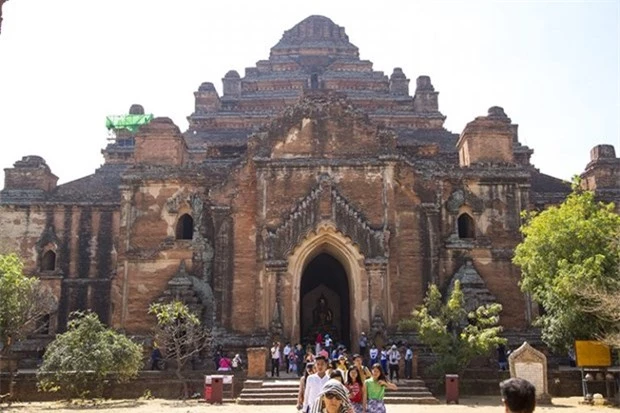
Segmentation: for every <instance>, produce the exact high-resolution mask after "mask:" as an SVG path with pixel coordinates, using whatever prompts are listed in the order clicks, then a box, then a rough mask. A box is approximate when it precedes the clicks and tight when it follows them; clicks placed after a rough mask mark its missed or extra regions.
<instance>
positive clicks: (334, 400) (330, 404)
mask: <svg viewBox="0 0 620 413" xmlns="http://www.w3.org/2000/svg"><path fill="white" fill-rule="evenodd" d="M385 389H390V390H396V389H397V386H396V385H395V384H394V383H392V382H391V381H389V380H388V379H387V378H386V377H385V373H384V371H383V369H382V368H381V365H380V364H378V363H377V364H374V365H373V366H372V367H371V368H370V369H368V367H366V366H364V364H363V359H362V356H361V355H359V354H355V355H353V364H352V365H349V364H348V363H347V360H346V358H344V357H342V358H339V359H338V361H336V362H333V363H332V365H331V366H330V365H329V364H328V361H327V358H326V357H325V356H324V355H323V354H319V355H317V356H316V357H315V358H314V361H313V362H310V363H307V364H306V368H305V373H304V375H303V377H302V378H301V379H300V382H299V394H298V400H297V408H298V410H302V411H303V412H304V413H319V412H328V413H336V412H338V413H341V412H347V413H349V412H355V413H362V412H368V413H385V405H384V402H383V399H384V396H385Z"/></svg>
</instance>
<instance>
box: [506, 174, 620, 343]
mask: <svg viewBox="0 0 620 413" xmlns="http://www.w3.org/2000/svg"><path fill="white" fill-rule="evenodd" d="M578 184H579V182H578V181H575V184H574V186H573V193H572V194H571V195H569V196H568V198H567V199H566V200H565V201H564V202H563V203H562V204H561V205H560V206H557V207H551V208H549V209H547V210H545V211H543V212H540V213H536V212H532V213H529V214H525V219H526V222H525V224H524V225H523V226H522V227H521V232H522V233H523V235H524V237H525V239H524V240H523V242H522V243H521V244H519V245H518V246H517V248H516V251H515V257H514V259H513V262H514V263H515V264H516V265H518V266H520V267H521V272H522V277H521V288H522V290H523V291H525V292H528V293H530V294H531V297H532V298H533V299H534V300H535V301H536V302H538V303H539V304H541V305H542V309H543V311H542V314H541V315H540V317H539V318H538V320H537V324H538V325H539V326H541V327H542V337H543V340H544V341H545V343H547V345H549V346H551V347H552V348H555V349H557V350H566V349H567V348H568V347H569V346H571V345H572V343H573V342H574V340H575V339H592V338H596V337H598V336H601V335H605V334H606V331H609V330H613V329H614V326H613V323H611V322H609V320H605V319H604V318H602V317H598V316H597V315H596V314H595V313H593V312H590V311H586V307H588V306H589V299H588V298H587V297H584V296H583V295H582V294H580V291H582V290H585V289H586V288H589V289H593V290H594V291H606V292H609V293H612V294H613V293H614V292H618V291H620V278H619V277H618V265H619V264H620V260H619V258H620V254H619V253H620V250H619V248H618V237H619V236H620V216H618V215H617V214H616V213H615V212H614V206H613V204H602V203H598V202H596V201H595V199H594V194H593V193H592V192H587V191H581V190H579V188H578Z"/></svg>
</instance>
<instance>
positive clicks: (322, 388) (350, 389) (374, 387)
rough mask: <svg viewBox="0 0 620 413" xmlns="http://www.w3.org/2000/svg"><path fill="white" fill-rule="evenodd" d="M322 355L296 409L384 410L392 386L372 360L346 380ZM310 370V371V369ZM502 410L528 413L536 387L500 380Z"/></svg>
mask: <svg viewBox="0 0 620 413" xmlns="http://www.w3.org/2000/svg"><path fill="white" fill-rule="evenodd" d="M326 366H327V363H326V362H325V360H323V357H322V356H319V357H317V361H316V363H315V364H314V365H309V366H308V368H307V370H308V375H307V376H306V377H304V378H302V379H301V383H300V390H299V394H300V396H299V401H298V406H297V408H298V410H302V411H303V412H304V413H362V412H367V413H385V412H386V409H385V404H384V402H383V399H384V395H385V389H386V388H387V389H393V390H395V389H396V385H395V384H393V383H391V382H389V381H388V380H387V379H386V378H385V376H384V375H383V371H382V369H381V366H380V365H378V364H375V365H373V366H372V369H371V373H370V374H371V376H370V378H368V379H366V380H362V379H361V376H360V374H363V372H361V371H360V370H359V369H357V368H351V369H349V373H348V375H347V379H346V381H344V382H343V381H342V380H341V377H339V375H338V374H334V372H333V371H332V372H331V373H329V374H328V372H327V370H326ZM310 370H312V371H314V372H313V373H310ZM500 392H501V395H502V404H503V406H504V411H505V413H532V412H533V411H534V409H535V408H536V388H535V387H534V385H533V384H532V383H530V382H529V381H527V380H525V379H522V378H511V379H508V380H504V381H503V382H502V383H500Z"/></svg>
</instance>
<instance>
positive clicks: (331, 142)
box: [250, 91, 396, 160]
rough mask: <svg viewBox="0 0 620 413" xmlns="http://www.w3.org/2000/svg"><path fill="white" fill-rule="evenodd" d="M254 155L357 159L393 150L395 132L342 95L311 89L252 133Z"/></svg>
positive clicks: (259, 156)
mask: <svg viewBox="0 0 620 413" xmlns="http://www.w3.org/2000/svg"><path fill="white" fill-rule="evenodd" d="M250 145H251V146H254V147H255V150H256V152H255V153H256V156H257V157H258V158H263V159H264V158H270V159H302V158H303V159H313V158H314V159H316V158H320V159H330V160H334V159H352V158H353V159H359V158H369V157H377V156H379V155H385V154H389V153H395V150H396V134H395V133H394V132H393V131H391V130H389V129H387V128H382V127H380V126H377V125H376V124H374V123H372V122H371V121H370V119H369V118H368V116H367V115H366V114H364V113H363V112H361V111H359V110H357V109H355V108H354V107H353V106H352V105H351V103H350V102H349V101H348V100H347V99H346V98H345V97H344V96H343V95H339V94H335V93H328V92H320V91H319V92H312V93H310V94H307V95H306V96H304V97H303V98H302V99H301V100H300V101H299V102H298V103H297V104H295V105H292V106H290V107H289V108H288V109H287V110H285V111H284V113H283V114H282V115H281V116H280V117H278V118H277V119H275V120H274V121H273V122H271V124H270V125H269V126H268V127H266V129H265V130H264V131H263V132H261V133H258V134H256V135H255V136H254V142H251V143H250Z"/></svg>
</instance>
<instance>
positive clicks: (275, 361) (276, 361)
mask: <svg viewBox="0 0 620 413" xmlns="http://www.w3.org/2000/svg"><path fill="white" fill-rule="evenodd" d="M274 375H275V376H276V377H280V343H279V342H277V341H276V342H274V343H273V346H272V347H271V377H273V376H274Z"/></svg>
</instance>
